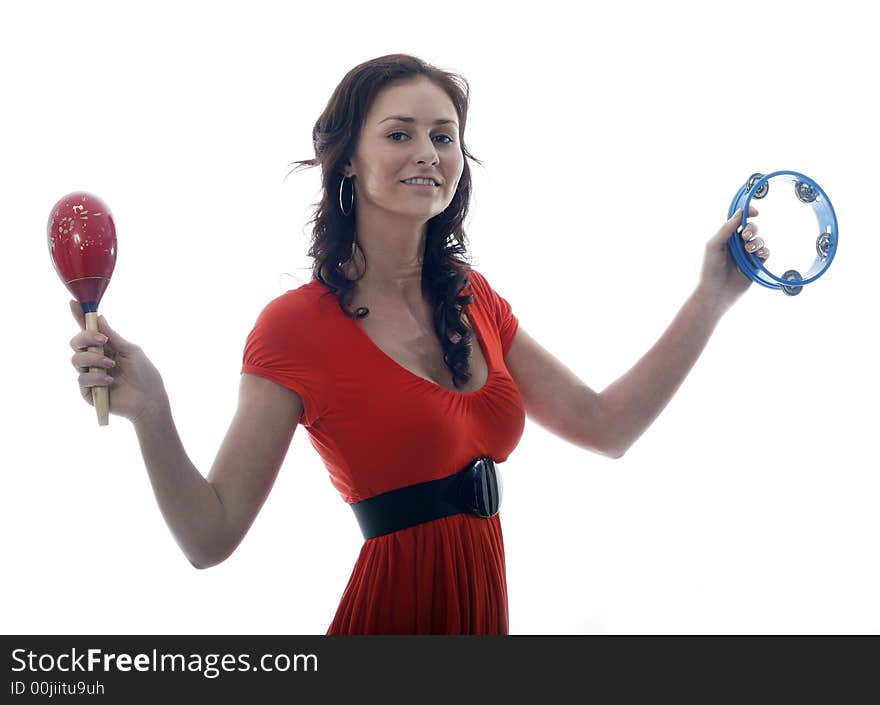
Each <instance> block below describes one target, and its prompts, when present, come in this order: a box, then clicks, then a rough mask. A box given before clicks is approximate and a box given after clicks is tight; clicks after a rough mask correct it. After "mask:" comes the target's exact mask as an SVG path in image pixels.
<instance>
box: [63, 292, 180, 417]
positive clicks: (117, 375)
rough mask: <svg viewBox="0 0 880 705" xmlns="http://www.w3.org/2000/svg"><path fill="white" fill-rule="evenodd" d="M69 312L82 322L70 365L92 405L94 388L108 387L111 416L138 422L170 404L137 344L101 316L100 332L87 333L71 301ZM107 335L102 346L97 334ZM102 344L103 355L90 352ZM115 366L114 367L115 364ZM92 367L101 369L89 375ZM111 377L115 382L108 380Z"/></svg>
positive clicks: (79, 309) (76, 305)
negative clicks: (150, 412)
mask: <svg viewBox="0 0 880 705" xmlns="http://www.w3.org/2000/svg"><path fill="white" fill-rule="evenodd" d="M70 311H71V313H73V317H74V318H75V319H76V321H77V323H79V327H80V332H79V333H77V334H76V335H75V336H73V338H71V340H70V347H72V348H73V350H74V353H73V357H71V358H70V361H71V363H72V364H73V366H74V368H76V370H77V372H79V373H80V374H79V391H80V393H81V394H82V397H83V399H85V400H86V401H87V402H88V403H89V404H90V405H92V406H94V403H93V402H92V387H96V386H99V387H109V389H110V413H111V414H116V415H117V416H124V417H125V418H127V419H129V420H130V421H131V422H132V423H136V422H137V421H138V420H139V419H140V418H141V417H142V416H143V415H144V414H145V413H146V412H147V411H150V410H151V409H156V408H158V407H160V406H161V405H163V404H167V403H168V396H167V395H166V393H165V385H164V383H163V382H162V376H161V375H160V374H159V371H158V370H157V369H156V368H155V367H154V366H153V363H152V362H150V360H149V359H148V358H147V356H146V355H144V351H143V350H141V349H140V348H139V347H138V346H137V345H135V344H134V343H129V342H128V341H127V340H125V338H123V337H122V336H121V335H119V333H117V332H116V331H114V330H113V329H112V328H111V327H110V326H109V325H108V324H107V321H106V320H105V319H104V317H103V316H99V317H98V330H97V331H91V330H86V327H85V316H84V315H83V311H82V306H80V304H79V303H77V302H76V301H73V300H71V301H70ZM99 333H103V334H104V335H105V336H107V339H108V340H107V342H106V343H101V341H100V340H98V337H97V336H98V334H99ZM95 345H103V346H104V354H103V355H100V354H99V353H93V352H89V351H88V349H89V347H90V346H95ZM111 361H112V362H115V363H116V364H115V365H113V364H112V362H111ZM90 367H100V368H101V371H99V372H89V368H90ZM107 375H109V376H110V377H112V378H113V381H112V382H108V381H106V380H105V377H106V376H107Z"/></svg>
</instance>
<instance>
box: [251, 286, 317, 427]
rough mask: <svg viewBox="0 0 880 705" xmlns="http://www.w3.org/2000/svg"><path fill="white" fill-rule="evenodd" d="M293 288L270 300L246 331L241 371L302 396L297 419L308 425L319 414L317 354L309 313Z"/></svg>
mask: <svg viewBox="0 0 880 705" xmlns="http://www.w3.org/2000/svg"><path fill="white" fill-rule="evenodd" d="M305 303H306V302H305V301H304V300H303V297H301V296H297V295H296V290H294V291H289V292H287V293H286V294H283V295H281V296H279V297H278V298H276V299H273V300H272V301H270V302H269V303H268V304H267V305H266V307H265V308H264V309H263V310H262V311H261V312H260V315H259V316H258V317H257V321H256V323H255V324H254V327H253V328H252V329H251V332H250V333H249V334H248V337H247V340H246V342H245V346H244V354H243V356H242V366H241V371H242V372H247V373H249V374H253V375H258V376H260V377H265V378H266V379H269V380H272V381H273V382H276V383H277V384H280V385H281V386H283V387H286V388H287V389H291V390H293V391H294V392H296V393H297V394H299V396H300V397H301V398H302V402H303V415H302V418H301V419H300V421H301V422H302V423H303V425H304V426H306V427H308V426H311V425H312V424H313V423H314V422H315V421H317V419H318V418H319V417H320V415H321V411H320V407H319V395H318V393H317V390H318V387H317V384H316V381H317V380H316V375H318V374H319V370H320V355H318V354H317V345H316V342H315V340H314V339H313V336H314V334H315V328H314V326H311V325H309V321H308V316H309V313H308V311H307V309H306V307H305Z"/></svg>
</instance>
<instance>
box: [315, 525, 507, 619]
mask: <svg viewBox="0 0 880 705" xmlns="http://www.w3.org/2000/svg"><path fill="white" fill-rule="evenodd" d="M499 517H500V514H496V515H495V516H494V517H490V518H488V519H482V518H480V517H477V516H474V515H473V514H455V515H453V516H449V517H444V518H442V519H435V520H434V521H429V522H425V523H424V524H419V525H417V526H413V527H410V528H408V529H403V530H401V531H396V532H394V533H392V534H387V535H385V536H377V537H376V538H373V539H368V540H367V541H365V542H364V545H363V548H362V549H361V552H360V555H359V556H358V560H357V562H356V563H355V566H354V570H353V571H352V574H351V578H350V579H349V581H348V585H347V586H346V588H345V592H344V593H343V595H342V600H341V601H340V604H339V608H338V609H337V611H336V616H335V617H334V619H333V622H332V624H331V625H330V628H329V629H328V630H327V635H328V636H333V635H342V634H507V633H508V609H507V578H506V566H505V562H504V538H503V536H502V533H501V522H500V519H499Z"/></svg>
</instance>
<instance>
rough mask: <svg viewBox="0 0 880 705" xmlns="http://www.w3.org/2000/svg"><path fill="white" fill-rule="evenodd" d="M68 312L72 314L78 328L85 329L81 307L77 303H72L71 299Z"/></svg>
mask: <svg viewBox="0 0 880 705" xmlns="http://www.w3.org/2000/svg"><path fill="white" fill-rule="evenodd" d="M70 312H71V313H72V314H73V317H74V318H75V319H76V322H77V323H79V327H80V328H83V329H85V327H86V317H85V315H84V314H83V310H82V306H81V305H80V303H79V302H78V301H74V300H73V299H71V300H70Z"/></svg>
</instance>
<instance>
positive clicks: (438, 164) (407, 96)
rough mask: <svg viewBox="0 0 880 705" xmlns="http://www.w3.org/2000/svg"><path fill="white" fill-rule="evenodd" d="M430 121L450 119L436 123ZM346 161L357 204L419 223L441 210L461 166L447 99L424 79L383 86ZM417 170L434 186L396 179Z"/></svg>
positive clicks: (455, 118) (451, 108)
mask: <svg viewBox="0 0 880 705" xmlns="http://www.w3.org/2000/svg"><path fill="white" fill-rule="evenodd" d="M392 116H402V117H408V118H413V119H414V120H413V121H411V122H410V121H400V120H398V119H396V118H393V117H392ZM389 118H391V119H389ZM436 120H451V121H452V122H448V123H444V124H440V125H437V124H435V121H436ZM350 163H351V166H350V167H346V169H345V173H346V174H347V175H349V176H351V175H354V179H353V182H354V186H355V194H356V198H357V207H358V208H361V209H363V208H380V209H384V210H386V211H392V212H394V213H396V214H398V215H408V216H412V217H413V218H417V219H419V220H421V221H423V222H424V221H427V220H429V219H430V218H432V217H434V216H435V215H437V214H438V213H442V212H443V211H444V210H445V209H446V207H447V206H448V205H449V203H450V202H451V201H452V197H453V196H454V195H455V190H456V188H458V181H459V179H460V178H461V174H462V171H463V169H464V156H463V155H462V152H461V144H460V140H459V123H458V114H457V113H456V110H455V106H454V105H453V103H452V100H451V99H450V98H449V96H448V95H447V94H446V92H445V91H444V90H443V89H442V88H440V87H439V86H437V85H436V84H434V83H432V82H431V81H429V80H428V79H426V78H424V77H419V78H418V79H414V80H413V79H410V80H407V81H404V82H399V83H395V84H392V85H390V86H386V87H385V88H384V89H383V90H382V91H380V92H379V93H378V94H377V96H376V98H375V99H374V100H373V104H372V106H371V107H370V110H369V112H368V114H367V116H366V118H365V120H364V124H363V126H362V128H361V133H360V136H359V138H358V143H357V148H356V150H355V154H354V155H353V156H352V158H351V161H350ZM422 174H425V175H430V176H432V177H434V178H435V179H437V180H438V181H439V182H440V185H439V186H437V187H433V186H431V187H426V186H409V185H406V184H403V183H401V181H403V180H404V179H407V178H409V177H412V176H417V175H422Z"/></svg>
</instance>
